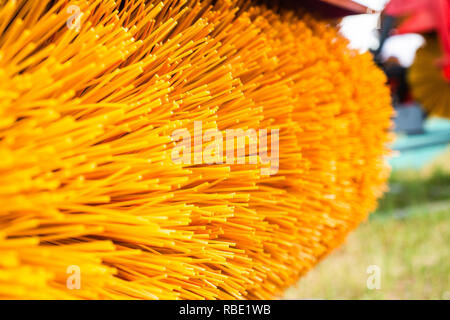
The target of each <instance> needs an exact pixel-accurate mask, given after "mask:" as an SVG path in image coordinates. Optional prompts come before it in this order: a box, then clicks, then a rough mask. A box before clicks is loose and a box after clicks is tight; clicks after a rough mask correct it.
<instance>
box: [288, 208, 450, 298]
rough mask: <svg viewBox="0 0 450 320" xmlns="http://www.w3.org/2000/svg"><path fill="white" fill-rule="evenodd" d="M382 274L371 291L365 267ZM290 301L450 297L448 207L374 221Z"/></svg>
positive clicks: (294, 291) (297, 288)
mask: <svg viewBox="0 0 450 320" xmlns="http://www.w3.org/2000/svg"><path fill="white" fill-rule="evenodd" d="M370 265H377V266H378V267H379V268H380V270H381V288H380V289H378V290H377V289H374V290H369V289H368V288H367V285H366V282H367V278H368V277H369V275H368V274H367V273H366V270H367V267H368V266H370ZM284 298H286V299H450V208H448V209H446V210H443V211H440V212H435V213H432V214H427V213H426V212H424V213H422V214H418V215H410V216H407V217H406V218H403V219H394V218H390V219H372V220H369V222H366V223H365V224H363V225H361V226H360V228H358V229H357V230H356V231H355V232H353V233H352V234H351V235H350V236H349V238H348V239H347V242H346V244H344V245H343V246H342V247H341V248H340V249H338V250H336V251H335V252H333V253H332V254H331V255H329V256H328V257H326V258H325V259H324V260H323V261H322V262H320V263H319V265H318V266H316V268H315V269H313V270H312V271H310V272H309V273H308V274H307V275H305V277H303V278H302V279H301V280H300V281H299V283H298V284H297V285H296V286H294V287H292V288H290V289H289V290H287V292H286V293H285V296H284Z"/></svg>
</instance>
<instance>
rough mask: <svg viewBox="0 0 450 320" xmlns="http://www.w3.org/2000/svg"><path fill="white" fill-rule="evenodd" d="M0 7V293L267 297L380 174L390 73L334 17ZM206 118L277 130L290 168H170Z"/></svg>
mask: <svg viewBox="0 0 450 320" xmlns="http://www.w3.org/2000/svg"><path fill="white" fill-rule="evenodd" d="M50 3H52V4H51V5H50ZM69 5H76V6H78V7H79V8H80V11H81V12H82V13H83V15H82V17H81V20H80V25H79V27H80V28H79V30H78V31H77V30H76V29H69V28H68V27H67V26H66V21H67V19H68V18H69V17H70V14H69V13H67V7H68V6H69ZM0 17H1V18H0V106H1V108H0V205H1V209H0V210H1V211H0V257H1V258H0V297H1V298H38V299H47V298H48V299H66V298H67V299H69V298H74V299H80V298H81V299H117V298H120V299H123V298H137V299H267V298H273V297H275V296H276V295H278V294H280V293H281V292H282V290H283V289H285V288H286V287H287V286H289V285H291V284H293V283H294V282H295V281H296V280H297V279H298V278H299V277H300V276H301V275H302V274H304V273H305V272H306V271H308V270H309V269H310V268H312V267H313V266H314V265H315V264H316V263H317V262H318V260H319V259H321V258H322V257H323V256H324V255H326V254H327V253H329V252H330V251H331V250H332V249H333V248H335V247H336V246H338V245H339V244H340V243H341V242H342V241H343V240H344V238H345V236H346V235H347V234H348V232H349V231H351V230H352V229H353V228H355V227H356V226H357V225H358V224H359V223H360V222H361V221H362V220H364V219H365V218H366V217H367V215H368V213H369V212H370V211H372V210H373V209H374V208H375V206H376V199H377V198H378V197H379V196H380V195H381V193H382V192H383V190H384V188H385V180H386V177H387V175H388V171H389V170H388V168H387V166H386V164H385V161H384V156H385V155H386V154H387V152H388V150H387V147H386V143H387V142H388V141H389V140H390V134H389V132H388V130H389V128H390V117H391V115H392V109H391V107H390V96H389V90H388V88H387V87H386V86H385V84H384V83H385V82H386V79H385V76H384V75H383V73H382V72H381V71H380V70H378V69H377V68H376V67H375V66H374V64H373V62H372V59H371V56H370V55H369V54H368V53H366V54H360V53H358V52H357V51H354V50H351V49H349V48H348V43H347V41H346V40H345V39H343V38H342V37H341V36H340V35H339V33H338V32H337V30H336V29H335V27H333V26H331V25H329V24H328V23H327V22H322V21H318V20H315V19H314V18H312V17H309V16H301V17H300V16H299V15H295V14H293V13H289V12H286V13H282V14H277V13H274V12H273V11H271V10H270V9H267V8H265V7H262V6H258V5H253V4H252V3H251V2H248V1H235V0H231V1H230V0H228V1H225V0H219V1H215V2H214V3H213V2H212V1H196V0H185V1H178V0H167V1H141V0H134V1H133V0H129V1H122V2H121V1H119V2H118V3H116V2H115V1H113V0H106V1H70V2H69V1H63V0H60V1H55V3H53V2H52V1H37V0H32V1H24V0H19V1H0ZM194 121H202V124H203V130H206V129H218V130H226V129H231V128H234V129H238V128H242V129H244V130H246V129H248V128H254V129H272V128H273V129H277V128H279V129H280V135H279V152H280V155H279V158H280V159H279V162H280V163H279V170H278V173H277V174H276V175H272V176H264V175H262V174H261V168H262V167H263V166H264V165H263V164H261V162H258V163H257V164H249V163H246V164H233V165H230V164H226V163H224V164H212V165H208V164H194V163H192V164H176V163H174V162H173V161H172V158H171V152H172V149H173V147H174V146H175V145H176V143H175V141H173V140H172V138H171V134H172V133H173V132H174V130H176V129H183V128H186V129H187V130H188V131H189V132H190V133H191V135H192V136H194ZM206 147H207V144H205V145H204V146H203V148H206ZM267 149H268V151H269V153H270V152H272V151H273V149H272V147H271V146H270V144H269V145H268V147H267ZM193 150H194V149H193ZM197 155H198V154H197ZM246 155H247V157H250V156H251V155H250V154H249V152H248V151H246ZM195 156H196V154H194V155H193V156H192V159H194V158H195ZM69 266H78V267H79V268H80V271H81V288H80V289H73V290H70V289H68V288H67V286H66V280H67V278H68V276H69V275H68V274H67V268H68V267H69Z"/></svg>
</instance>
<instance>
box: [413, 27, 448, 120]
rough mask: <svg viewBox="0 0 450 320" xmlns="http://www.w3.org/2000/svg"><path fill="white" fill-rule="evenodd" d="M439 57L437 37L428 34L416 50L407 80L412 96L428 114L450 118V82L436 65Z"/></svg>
mask: <svg viewBox="0 0 450 320" xmlns="http://www.w3.org/2000/svg"><path fill="white" fill-rule="evenodd" d="M441 57H442V50H441V45H440V43H439V39H438V38H437V37H436V36H435V35H428V36H427V37H426V43H425V45H424V46H423V47H422V48H420V49H419V50H418V51H417V54H416V58H415V60H414V63H413V64H412V66H411V68H410V70H409V75H408V80H409V83H410V84H411V90H412V94H413V96H414V98H415V99H417V101H419V102H420V103H422V105H423V106H424V108H425V109H426V110H427V111H428V112H429V113H430V114H432V115H436V116H441V117H447V118H450V82H449V81H448V80H446V79H445V77H444V74H443V72H442V68H441V67H440V66H439V65H438V61H439V58H441Z"/></svg>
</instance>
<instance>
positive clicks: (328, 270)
mask: <svg viewBox="0 0 450 320" xmlns="http://www.w3.org/2000/svg"><path fill="white" fill-rule="evenodd" d="M433 1H436V3H437V2H439V1H441V0H428V2H430V3H431V2H433ZM445 1H446V0H443V1H441V2H442V3H444V2H445ZM356 2H359V3H361V4H363V5H366V6H367V7H369V8H371V9H373V10H375V11H376V12H377V13H373V14H359V15H353V16H348V17H345V18H343V19H342V21H341V23H340V28H341V32H342V33H343V34H344V35H345V36H346V37H347V38H348V39H349V40H350V45H351V46H352V47H353V48H356V49H359V50H361V51H371V52H372V53H373V54H374V59H375V61H376V62H377V63H378V64H379V65H380V67H381V68H383V69H384V70H385V72H386V74H387V75H388V77H389V85H390V87H391V92H392V98H393V103H394V107H395V109H396V118H395V119H394V121H395V131H396V135H397V137H396V140H395V142H394V143H393V144H392V146H391V148H392V149H393V150H394V154H393V156H392V157H391V158H389V159H388V161H389V163H390V165H391V167H392V174H391V177H390V181H389V192H387V193H386V194H385V196H384V197H383V198H382V199H381V200H380V203H379V208H378V210H377V211H376V212H374V213H373V214H372V215H371V216H370V217H369V219H368V221H366V222H365V223H363V225H361V226H360V227H359V228H358V229H357V230H355V231H354V232H353V233H351V234H350V236H349V238H348V239H347V241H346V243H345V244H344V245H343V246H342V247H340V248H339V249H337V250H335V251H334V252H333V253H331V254H330V255H329V256H328V257H325V258H324V260H323V261H322V262H321V263H319V265H318V266H317V267H316V268H314V269H313V270H312V271H310V272H309V273H308V274H307V275H306V276H304V277H303V278H302V279H301V280H300V281H299V283H298V284H297V285H295V286H293V287H292V288H291V289H290V290H288V291H287V292H286V293H285V296H284V298H286V299H445V300H449V299H450V83H449V82H448V81H449V79H445V80H444V79H442V86H441V83H439V82H438V83H437V84H436V85H434V83H433V81H434V80H435V79H432V80H430V81H428V79H427V78H426V77H425V81H423V83H424V85H427V86H428V87H430V86H435V89H434V90H435V92H436V93H434V92H431V94H430V93H429V92H426V93H422V94H424V95H426V97H425V98H427V99H428V100H427V99H424V101H427V103H428V102H429V101H430V100H431V102H432V103H434V104H435V106H432V108H431V111H430V108H429V107H424V106H423V105H422V104H421V103H420V102H418V101H416V100H415V98H414V97H413V94H411V88H410V87H411V83H410V79H411V77H409V76H408V74H409V73H412V72H411V68H412V66H413V65H414V62H415V61H416V54H417V51H418V49H419V48H421V47H424V46H426V43H427V41H429V42H430V39H432V38H433V37H434V38H439V36H442V34H439V33H438V32H435V30H433V28H431V27H430V25H429V24H430V23H431V22H430V19H429V20H428V22H427V20H426V17H425V18H424V16H425V15H424V14H422V13H423V12H421V13H420V14H421V15H420V14H419V15H418V16H419V17H415V18H414V19H415V20H413V21H410V22H409V26H408V21H406V22H407V23H406V26H402V25H401V23H402V22H405V18H404V17H403V16H402V17H395V18H394V17H390V16H389V15H388V14H386V11H382V10H383V9H385V6H386V4H387V2H388V1H387V0H366V1H363V0H360V1H356ZM397 2H400V4H401V2H402V1H397ZM412 2H414V1H412ZM416 2H418V1H416ZM422 2H424V1H422ZM425 2H427V1H425ZM403 3H404V4H405V3H406V2H405V1H403ZM448 3H450V1H447V4H448ZM394 9H396V8H394ZM447 10H448V7H447ZM441 12H442V9H441ZM447 14H449V15H450V10H448V11H447ZM399 20H400V22H399ZM447 22H449V20H447ZM427 23H428V25H427ZM402 28H403V30H400V31H402V32H398V29H402ZM415 29H417V33H416V32H412V31H415ZM448 30H450V25H448ZM448 30H447V31H448ZM426 39H427V40H426ZM444 40H445V39H444ZM447 40H449V39H447ZM441 43H442V42H441ZM447 49H448V48H447ZM433 63H434V62H433ZM438 63H439V61H438V62H436V64H438ZM446 63H447V64H448V63H449V61H446ZM435 67H436V66H435V65H430V66H428V67H427V68H428V69H432V68H435ZM425 69H426V68H425ZM436 69H437V67H436ZM421 72H423V73H425V72H428V71H426V70H425V71H421ZM427 76H428V74H427ZM447 76H448V75H447ZM443 78H444V77H443ZM413 80H414V78H413ZM437 81H440V79H439V80H437ZM446 81H447V82H446ZM434 94H436V97H434V96H433V95H434ZM438 97H439V98H438ZM433 108H434V109H433ZM439 108H440V109H439ZM436 109H438V110H441V111H440V112H433V110H436ZM444 109H445V110H446V111H445V112H442V110H444ZM446 112H447V114H446ZM435 114H438V115H439V116H436V115H435ZM371 266H375V268H377V272H378V274H377V276H379V277H380V279H379V283H378V286H377V288H374V287H373V286H371V285H368V281H369V282H370V281H371V280H370V277H371V276H374V275H375V274H374V272H373V269H371V268H373V267H371ZM372 280H373V279H372Z"/></svg>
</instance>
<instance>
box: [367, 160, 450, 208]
mask: <svg viewBox="0 0 450 320" xmlns="http://www.w3.org/2000/svg"><path fill="white" fill-rule="evenodd" d="M449 161H450V159H449ZM443 201H450V174H449V173H447V172H443V171H434V172H433V173H432V174H431V175H429V176H428V177H425V178H424V177H422V175H421V174H420V173H418V172H415V171H407V172H394V173H393V174H392V176H391V178H390V180H389V192H388V193H386V194H385V195H384V197H383V198H382V199H380V201H379V206H378V210H377V212H376V214H375V215H374V216H377V215H386V214H388V215H389V214H393V213H394V211H395V210H397V209H403V208H407V207H410V208H412V207H418V206H419V207H420V206H422V205H423V204H428V203H436V202H443Z"/></svg>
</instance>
